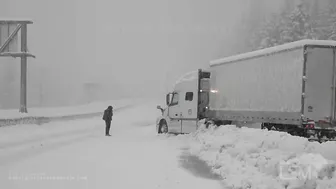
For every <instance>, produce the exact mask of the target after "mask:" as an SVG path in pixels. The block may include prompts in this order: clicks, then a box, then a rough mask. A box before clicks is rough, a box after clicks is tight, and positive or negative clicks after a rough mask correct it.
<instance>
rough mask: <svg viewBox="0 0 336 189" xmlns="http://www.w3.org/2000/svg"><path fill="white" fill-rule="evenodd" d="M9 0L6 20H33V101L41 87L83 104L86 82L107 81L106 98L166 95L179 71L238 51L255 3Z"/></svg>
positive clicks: (55, 100) (51, 99)
mask: <svg viewBox="0 0 336 189" xmlns="http://www.w3.org/2000/svg"><path fill="white" fill-rule="evenodd" d="M3 1H4V4H2V5H1V8H0V10H1V9H4V7H6V11H1V12H0V17H5V18H7V17H14V18H16V17H19V18H30V19H32V20H33V21H34V24H33V25H30V26H29V28H28V32H29V33H28V34H29V39H28V46H29V50H30V52H31V53H33V54H34V55H36V56H37V58H36V59H31V58H29V60H28V63H29V80H28V82H29V88H28V90H29V91H28V92H29V93H28V102H32V101H37V100H36V99H37V96H38V95H39V94H40V93H41V91H43V94H44V101H45V104H48V105H61V104H62V105H63V104H76V103H82V102H83V100H82V98H83V95H84V94H83V89H82V88H83V86H82V85H83V83H85V82H96V83H100V84H101V85H102V86H103V88H104V90H101V91H100V93H102V95H101V97H99V98H101V99H115V98H119V97H122V96H134V97H137V96H144V97H159V98H162V99H164V96H163V95H164V93H166V92H169V90H171V89H172V85H173V83H174V82H175V80H176V79H178V78H179V77H180V76H181V75H183V74H184V73H186V72H189V71H192V70H195V69H198V68H206V67H207V65H208V63H209V61H210V60H212V59H216V58H221V57H223V56H224V55H227V54H228V52H230V51H231V50H232V48H233V47H232V46H234V44H235V42H236V41H238V40H240V39H239V36H235V28H236V26H237V25H239V22H240V21H241V19H242V18H241V17H242V15H243V13H244V12H246V10H247V7H248V2H249V1H248V0H208V1H204V0H142V1H138V0H97V1H92V0H57V1H56V0H43V1H42V0H2V2H1V3H3ZM18 5H19V6H18ZM4 62H5V59H0V63H4ZM18 68H19V67H18ZM17 74H19V72H17ZM17 82H19V80H18V81H17ZM98 100H99V99H98Z"/></svg>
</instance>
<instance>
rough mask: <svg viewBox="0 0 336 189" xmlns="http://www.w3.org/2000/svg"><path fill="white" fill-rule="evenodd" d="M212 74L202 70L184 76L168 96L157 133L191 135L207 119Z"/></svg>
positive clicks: (158, 123)
mask: <svg viewBox="0 0 336 189" xmlns="http://www.w3.org/2000/svg"><path fill="white" fill-rule="evenodd" d="M209 80H210V72H207V71H202V70H201V69H199V70H197V71H193V72H190V73H187V74H185V75H184V76H182V77H181V78H180V79H179V80H178V81H177V82H176V84H175V85H174V88H173V91H172V92H170V93H168V94H167V95H166V107H165V108H162V107H161V106H157V109H160V110H161V112H162V115H161V116H160V117H158V118H157V120H156V131H157V133H159V134H161V133H176V134H181V133H191V132H194V131H196V130H197V127H198V124H197V123H198V121H199V120H201V119H204V118H205V117H206V110H207V107H208V104H209V90H210V82H209Z"/></svg>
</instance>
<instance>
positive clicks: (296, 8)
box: [244, 0, 336, 50]
mask: <svg viewBox="0 0 336 189" xmlns="http://www.w3.org/2000/svg"><path fill="white" fill-rule="evenodd" d="M254 3H255V4H254V5H253V6H254V7H256V6H262V5H261V3H262V0H256V1H254ZM258 3H259V4H258ZM257 11H260V10H255V9H254V12H253V11H252V12H250V14H252V15H249V16H251V19H250V20H248V21H249V23H248V24H247V26H245V30H246V31H247V33H246V35H245V36H246V38H245V40H244V41H245V42H244V43H245V44H246V46H247V49H248V50H257V49H263V48H267V47H272V46H276V45H281V44H284V43H288V42H293V41H298V40H301V39H320V40H336V0H300V1H295V0H284V4H283V6H282V7H281V9H280V11H278V12H273V13H271V14H268V15H266V16H264V17H262V16H260V15H259V16H258V12H257ZM256 15H257V16H256ZM252 18H253V19H254V20H253V19H252ZM256 18H257V19H256Z"/></svg>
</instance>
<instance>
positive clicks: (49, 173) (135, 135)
mask: <svg viewBox="0 0 336 189" xmlns="http://www.w3.org/2000/svg"><path fill="white" fill-rule="evenodd" d="M155 107H156V103H147V104H145V105H139V106H137V107H135V108H131V109H127V110H122V111H120V112H117V113H115V116H114V120H113V122H112V127H111V134H112V136H111V137H105V136H104V122H103V121H102V120H101V118H95V119H87V120H77V121H69V122H58V123H49V124H45V125H42V126H36V125H21V126H12V127H5V128H1V132H0V188H4V189H5V188H6V189H12V188H13V189H14V188H15V189H19V188H22V189H46V188H48V189H54V188H55V189H56V188H57V189H60V188H62V189H77V188H78V189H86V188H90V189H103V188H115V189H124V188H125V189H126V188H146V189H151V188H172V189H175V188H176V189H178V188H181V189H182V188H183V189H185V188H193V189H197V188H200V189H204V188H212V189H216V188H223V186H222V185H221V182H220V179H219V178H217V177H216V176H214V175H213V174H211V173H210V169H209V168H208V167H207V166H206V165H205V164H204V163H203V162H201V161H199V160H198V159H197V158H196V157H194V156H190V155H189V154H188V153H187V150H186V148H187V147H188V145H187V144H188V142H187V141H186V140H187V137H184V136H169V135H168V136H163V135H162V136H159V135H157V134H156V133H155V125H154V124H155V118H156V116H158V114H159V113H160V112H159V111H158V110H156V109H155Z"/></svg>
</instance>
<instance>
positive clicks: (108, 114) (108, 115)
mask: <svg viewBox="0 0 336 189" xmlns="http://www.w3.org/2000/svg"><path fill="white" fill-rule="evenodd" d="M112 116H113V107H112V106H109V107H108V108H107V109H106V110H105V111H104V115H103V120H104V121H105V125H106V128H105V136H111V135H110V127H111V122H112Z"/></svg>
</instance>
